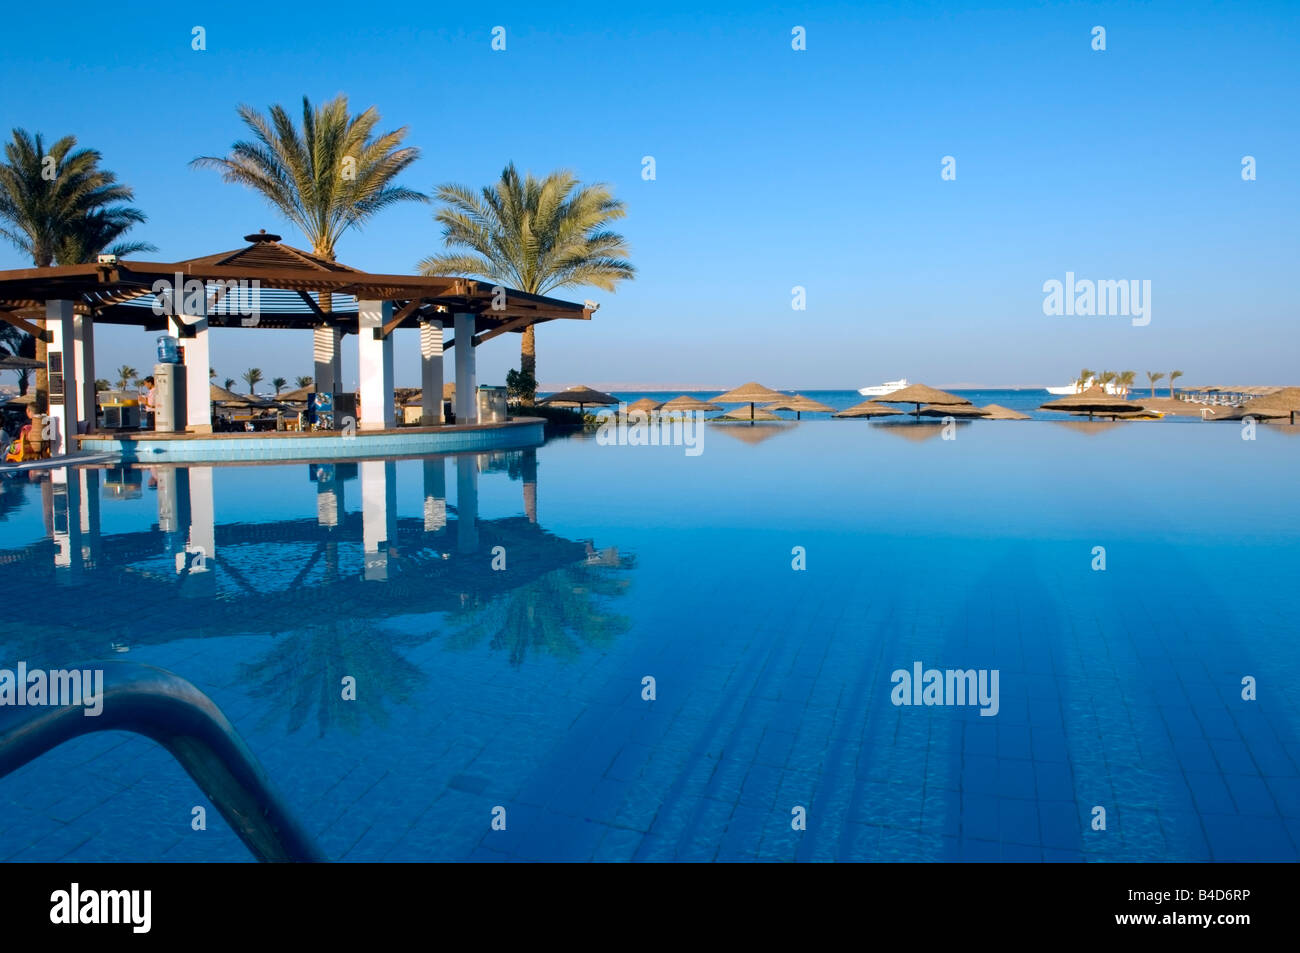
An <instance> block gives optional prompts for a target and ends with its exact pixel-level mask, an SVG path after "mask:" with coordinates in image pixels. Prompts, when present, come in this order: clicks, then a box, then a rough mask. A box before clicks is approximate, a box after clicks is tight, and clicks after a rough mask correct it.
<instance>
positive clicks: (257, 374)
mask: <svg viewBox="0 0 1300 953" xmlns="http://www.w3.org/2000/svg"><path fill="white" fill-rule="evenodd" d="M240 376H241V377H243V379H244V383H245V384H247V385H248V395H249V396H250V397H251V396H253V391H254V388H256V387H257V385H258V384H260V383H261V382H262V370H261V368H258V367H250V368H249V369H248V370H246V371H244V373H243V374H241V375H240Z"/></svg>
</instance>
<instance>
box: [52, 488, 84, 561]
mask: <svg viewBox="0 0 1300 953" xmlns="http://www.w3.org/2000/svg"><path fill="white" fill-rule="evenodd" d="M58 469H59V470H61V471H62V473H61V474H60V476H61V477H62V479H60V480H57V481H55V480H51V481H50V483H51V489H52V492H51V494H50V517H51V523H50V535H51V536H52V537H53V539H54V565H55V566H56V567H57V568H59V569H73V568H75V567H77V566H78V565H79V564H80V561H81V560H80V558H79V557H80V555H81V481H80V480H79V479H76V478H75V476H76V475H75V473H74V474H73V476H74V478H73V479H72V480H69V479H68V468H67V467H59V468H58ZM58 578H59V579H64V578H66V577H65V575H64V574H63V573H59V574H58Z"/></svg>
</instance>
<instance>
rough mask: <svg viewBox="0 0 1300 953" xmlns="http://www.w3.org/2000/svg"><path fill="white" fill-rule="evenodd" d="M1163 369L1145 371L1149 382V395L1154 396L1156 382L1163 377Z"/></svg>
mask: <svg viewBox="0 0 1300 953" xmlns="http://www.w3.org/2000/svg"><path fill="white" fill-rule="evenodd" d="M1164 376H1165V375H1164V372H1163V371H1147V380H1149V381H1150V382H1151V396H1152V397H1154V396H1156V384H1157V383H1159V382H1160V380H1161V379H1163V378H1164Z"/></svg>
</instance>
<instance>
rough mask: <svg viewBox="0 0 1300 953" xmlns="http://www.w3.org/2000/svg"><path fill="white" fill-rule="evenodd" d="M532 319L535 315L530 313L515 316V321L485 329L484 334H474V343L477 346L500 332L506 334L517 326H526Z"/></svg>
mask: <svg viewBox="0 0 1300 953" xmlns="http://www.w3.org/2000/svg"><path fill="white" fill-rule="evenodd" d="M532 320H533V316H532V315H528V316H526V317H522V318H515V319H514V320H513V321H507V322H506V323H505V324H499V325H497V326H496V327H495V328H493V329H492V330H491V331H484V332H483V333H482V334H476V335H474V345H475V346H476V347H477V346H478V345H480V344H482V343H483V342H484V341H491V340H492V339H493V338H494V337H496V336H497V335H498V334H505V333H506V332H508V331H513V330H514V329H515V328H521V327H525V326H526V325H528V324H529V322H531V321H532Z"/></svg>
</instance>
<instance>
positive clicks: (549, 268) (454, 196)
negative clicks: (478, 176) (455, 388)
mask: <svg viewBox="0 0 1300 953" xmlns="http://www.w3.org/2000/svg"><path fill="white" fill-rule="evenodd" d="M437 198H438V199H439V201H441V202H443V203H444V205H445V207H444V208H441V209H439V210H438V212H437V213H435V215H434V220H435V221H437V222H438V223H439V224H441V225H442V229H443V230H442V235H443V242H444V244H445V245H446V247H447V248H448V249H450V251H449V252H448V253H447V254H445V255H432V256H430V257H428V258H426V259H424V260H423V261H422V262H420V270H421V271H422V272H423V273H424V274H426V275H463V276H465V277H471V278H481V279H483V280H485V281H491V282H493V283H495V284H499V285H505V286H508V287H511V288H515V289H517V290H519V291H526V292H529V293H530V294H539V295H540V294H546V293H547V292H548V291H551V290H552V289H555V288H575V287H580V286H584V285H591V286H593V287H596V288H600V289H602V290H604V291H613V290H614V289H615V286H616V285H617V284H618V282H620V281H623V280H625V279H630V278H633V277H635V275H636V269H635V268H634V267H633V266H632V265H631V263H629V262H628V261H627V260H626V259H625V258H624V257H623V256H625V255H627V254H628V246H627V243H626V242H625V241H624V239H623V236H622V235H619V234H618V233H616V232H613V231H610V230H609V227H608V226H609V223H610V222H612V221H615V220H616V219H620V218H623V216H624V215H626V214H627V212H626V209H625V207H624V205H623V203H622V202H621V201H619V200H617V199H615V198H614V196H613V193H611V192H610V190H609V188H608V187H606V186H605V185H603V184H600V183H597V184H595V185H586V186H584V185H580V184H579V182H578V180H577V179H576V178H575V177H574V176H573V174H572V173H571V172H569V171H567V170H565V169H560V170H557V171H555V172H552V173H550V174H549V175H547V176H546V177H545V178H544V179H537V178H534V177H533V175H532V174H531V173H528V174H527V175H525V176H524V178H522V179H521V178H520V177H519V173H518V172H517V171H516V170H515V166H514V163H513V162H512V163H510V164H509V165H507V166H506V167H505V171H503V172H502V173H501V179H500V181H498V182H496V183H495V184H493V185H487V186H484V187H483V189H482V190H481V194H476V193H475V192H473V191H472V190H471V189H469V188H467V187H465V186H463V185H454V184H447V185H440V186H439V187H438V190H437ZM519 371H520V376H521V377H522V378H523V379H524V380H526V381H531V382H532V383H531V394H529V395H528V399H529V400H530V401H531V399H532V397H535V396H536V392H537V391H536V387H537V385H536V380H537V342H536V339H535V338H534V335H533V326H532V325H529V326H528V327H527V328H526V329H525V330H524V333H523V340H522V341H521V342H520V355H519Z"/></svg>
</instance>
